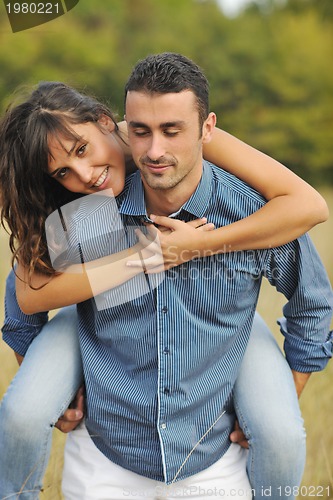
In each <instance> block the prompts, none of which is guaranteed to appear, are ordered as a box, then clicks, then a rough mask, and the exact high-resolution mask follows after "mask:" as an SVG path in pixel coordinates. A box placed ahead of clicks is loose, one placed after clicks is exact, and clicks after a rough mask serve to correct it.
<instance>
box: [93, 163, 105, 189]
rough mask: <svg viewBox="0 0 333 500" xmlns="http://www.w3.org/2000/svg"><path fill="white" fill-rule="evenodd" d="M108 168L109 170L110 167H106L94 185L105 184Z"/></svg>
mask: <svg viewBox="0 0 333 500" xmlns="http://www.w3.org/2000/svg"><path fill="white" fill-rule="evenodd" d="M108 170H109V167H106V169H105V170H104V172H103V173H102V174H101V175H100V177H99V178H98V181H97V182H95V184H94V185H93V187H97V188H98V187H99V186H101V185H102V184H103V182H104V181H105V179H106V176H107V175H108Z"/></svg>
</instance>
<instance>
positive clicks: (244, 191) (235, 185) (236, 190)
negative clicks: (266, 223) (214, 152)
mask: <svg viewBox="0 0 333 500" xmlns="http://www.w3.org/2000/svg"><path fill="white" fill-rule="evenodd" d="M205 163H206V165H205V167H206V168H210V169H211V172H212V182H213V185H214V190H215V193H216V194H217V195H218V194H219V193H221V196H224V197H225V196H226V194H228V195H229V196H234V197H237V198H238V197H239V198H243V199H248V200H249V201H250V200H251V202H254V203H258V205H263V204H264V203H266V201H267V200H265V198H264V197H263V196H262V195H261V194H260V193H259V192H258V191H256V190H255V189H253V188H252V187H251V186H249V184H247V183H246V182H244V181H243V180H241V179H239V178H238V177H236V176H235V175H233V174H231V173H230V172H227V171H226V170H224V169H223V168H220V167H217V166H216V165H214V164H212V163H209V162H205ZM237 198H235V199H237Z"/></svg>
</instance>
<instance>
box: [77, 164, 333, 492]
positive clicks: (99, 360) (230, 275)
mask: <svg viewBox="0 0 333 500" xmlns="http://www.w3.org/2000/svg"><path fill="white" fill-rule="evenodd" d="M264 203H265V200H264V199H263V198H262V197H261V196H260V195H259V194H258V193H257V192H256V191H254V190H252V189H251V188H250V187H249V186H247V185H246V184H245V183H243V182H242V181H240V180H239V179H237V178H235V177H233V176H232V175H230V174H228V173H226V172H224V171H222V170H221V169H218V168H216V167H212V168H211V167H210V166H208V165H207V164H204V170H203V175H202V179H201V182H200V184H199V186H198V187H197V189H196V191H195V192H194V194H193V195H192V196H191V198H190V199H189V200H188V201H187V202H186V203H185V204H184V206H183V207H182V209H181V210H180V211H179V212H178V214H177V215H176V217H177V218H179V219H182V220H191V219H194V218H198V217H204V216H205V217H207V218H208V220H209V221H210V222H213V223H214V224H215V226H216V227H220V226H224V225H227V224H230V223H232V222H234V221H236V220H239V219H242V218H244V217H246V216H248V215H250V214H251V213H253V212H254V211H256V210H258V209H259V208H260V207H262V206H263V204H264ZM117 204H118V208H119V213H120V217H121V221H122V224H123V226H122V227H120V226H119V224H118V225H117V229H116V230H112V226H111V229H110V223H109V221H110V220H112V221H113V223H114V215H112V214H111V216H110V217H109V216H108V212H107V210H108V209H107V207H106V206H105V205H103V204H101V205H100V207H99V208H96V209H95V210H93V211H92V212H91V213H90V214H88V215H86V214H85V211H84V210H82V211H81V212H80V211H78V215H77V216H76V220H75V231H74V232H75V238H73V247H75V245H76V248H77V242H78V241H79V242H80V246H81V250H82V252H83V255H84V258H85V260H90V259H93V258H97V257H100V256H103V255H105V254H107V253H110V252H115V251H118V250H121V249H123V248H127V247H128V246H131V245H133V244H134V243H135V233H134V231H133V230H132V228H133V227H134V226H138V225H140V224H142V220H145V219H146V218H147V214H146V209H145V203H144V192H143V186H142V183H141V179H140V174H139V173H135V174H134V175H133V176H131V177H130V178H129V179H128V181H127V183H126V186H125V190H124V192H123V193H122V194H121V195H120V196H119V197H118V199H117ZM96 227H98V235H96ZM101 227H102V228H101ZM103 227H104V229H105V230H103ZM74 240H75V241H74ZM263 277H266V278H267V279H268V280H269V281H270V283H271V284H272V285H273V286H275V287H276V289H277V290H278V291H280V292H282V293H283V294H284V295H285V296H286V298H287V303H286V305H285V306H284V310H283V313H284V317H283V319H282V320H280V325H281V331H282V333H283V335H284V336H285V339H286V342H285V350H286V355H287V358H288V361H289V363H290V365H291V367H292V368H293V369H295V370H298V371H315V370H319V369H322V368H323V367H324V366H325V364H326V362H327V360H328V359H329V357H331V355H332V332H329V327H330V321H331V316H332V305H333V296H332V290H331V287H330V283H329V281H328V278H327V275H326V273H325V270H324V268H323V266H322V263H321V262H320V259H319V257H318V255H317V253H316V251H315V249H314V248H313V246H312V244H311V242H310V239H309V238H308V236H303V237H301V238H299V239H298V240H296V241H293V242H292V243H290V244H287V245H284V246H281V247H279V248H274V249H268V250H258V251H242V252H233V253H229V254H221V255H216V256H212V257H205V258H200V259H196V260H193V261H191V262H187V263H185V264H182V265H181V266H178V267H176V268H173V269H171V270H170V271H167V272H165V273H164V275H163V277H162V278H161V277H159V278H158V277H157V278H156V277H154V276H153V275H152V276H149V277H147V276H145V275H140V276H138V277H137V278H136V279H134V280H131V282H129V283H127V284H124V285H121V286H120V287H117V288H116V289H113V290H110V291H109V292H107V293H105V294H101V296H100V297H99V298H98V299H99V300H98V301H95V300H89V301H86V302H84V303H81V304H79V305H78V311H79V336H80V343H81V349H82V357H83V366H84V375H85V381H86V391H87V417H86V425H87V428H88V430H89V432H90V435H91V436H92V439H93V440H94V442H95V444H96V446H97V447H98V448H99V449H100V450H101V451H102V452H103V453H104V454H105V455H106V456H107V457H108V458H109V459H110V460H112V461H113V462H115V463H117V464H118V465H120V466H122V467H124V468H126V469H129V470H132V471H134V472H136V473H138V474H141V475H144V476H148V477H150V478H152V479H156V480H160V481H165V482H166V483H171V482H172V481H174V480H179V479H184V478H185V477H187V476H190V475H192V474H195V473H197V472H199V471H201V470H203V469H205V468H207V467H209V466H210V465H211V464H213V463H214V462H215V461H216V460H218V459H219V458H220V457H221V456H222V455H223V454H224V453H225V452H226V450H227V449H228V447H229V433H230V431H231V430H232V427H233V423H234V413H233V408H232V388H233V385H234V382H235V379H236V377H237V372H238V368H239V365H240V363H241V360H242V357H243V354H244V351H245V348H246V345H247V342H248V338H249V335H250V331H251V325H252V321H253V316H254V313H255V308H256V304H257V299H258V294H259V290H260V285H261V281H262V278H263ZM156 279H157V280H158V282H154V280H156ZM142 290H144V292H142ZM119 296H121V297H122V300H119ZM124 298H125V299H124ZM101 304H103V306H102V307H101ZM114 304H117V305H114Z"/></svg>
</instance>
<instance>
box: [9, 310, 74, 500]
mask: <svg viewBox="0 0 333 500" xmlns="http://www.w3.org/2000/svg"><path fill="white" fill-rule="evenodd" d="M81 384H82V364H81V356H80V348H79V342H78V335H77V314H76V306H71V307H68V308H65V309H63V310H61V311H60V312H59V313H58V314H57V315H56V316H55V317H54V318H53V319H51V320H50V321H49V322H48V323H47V324H46V325H45V326H44V327H43V329H42V331H41V333H40V334H39V335H38V337H36V338H35V340H34V341H33V342H32V344H31V346H30V347H29V349H28V351H27V354H26V356H25V358H24V361H23V363H22V365H21V367H20V369H19V370H18V372H17V374H16V376H15V377H14V379H13V381H12V383H11V385H10V386H9V388H8V390H7V392H6V394H5V396H4V397H3V400H2V403H1V405H0V450H1V451H0V499H1V500H2V499H4V498H6V499H7V498H8V500H14V499H16V498H19V499H20V500H32V499H37V498H39V492H40V489H41V488H42V481H43V477H44V474H45V470H46V467H47V463H48V460H49V456H50V450H51V443H52V430H53V427H54V424H55V423H56V422H57V420H58V418H59V416H60V415H62V414H63V412H64V411H65V410H66V408H67V407H68V405H69V404H70V402H71V401H72V399H73V398H74V396H75V394H76V392H77V390H78V388H79V387H80V385H81Z"/></svg>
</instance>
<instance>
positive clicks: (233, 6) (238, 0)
mask: <svg viewBox="0 0 333 500" xmlns="http://www.w3.org/2000/svg"><path fill="white" fill-rule="evenodd" d="M218 3H219V4H220V6H221V8H222V10H223V12H224V13H225V14H226V15H227V16H231V17H233V16H235V15H237V14H238V12H239V10H240V9H242V7H244V6H245V5H247V4H249V3H251V0H218Z"/></svg>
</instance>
